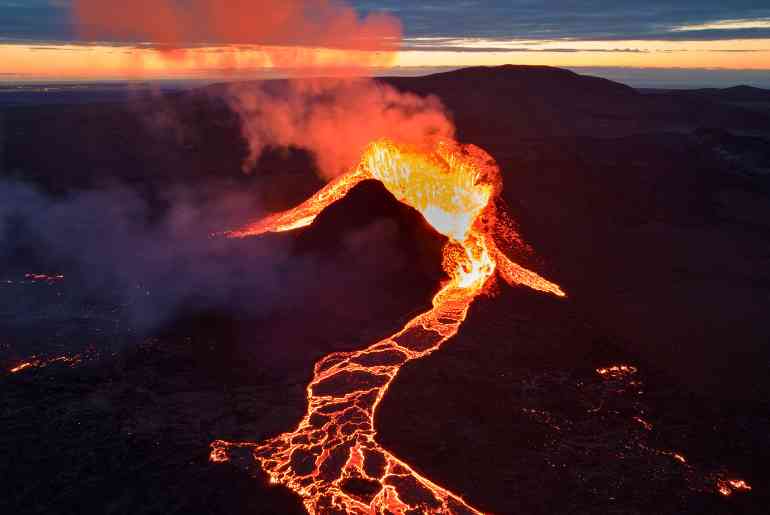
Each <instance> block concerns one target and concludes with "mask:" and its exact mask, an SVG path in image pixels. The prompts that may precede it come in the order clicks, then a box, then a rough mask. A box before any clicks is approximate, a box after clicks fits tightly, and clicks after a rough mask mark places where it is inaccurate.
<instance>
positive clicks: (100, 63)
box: [0, 39, 770, 81]
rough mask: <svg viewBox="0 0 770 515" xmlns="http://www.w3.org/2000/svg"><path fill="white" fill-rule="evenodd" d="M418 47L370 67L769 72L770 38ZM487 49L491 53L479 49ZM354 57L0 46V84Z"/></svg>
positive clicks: (246, 50) (324, 52)
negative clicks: (516, 66)
mask: <svg viewBox="0 0 770 515" xmlns="http://www.w3.org/2000/svg"><path fill="white" fill-rule="evenodd" d="M409 43H410V42H409V41H407V44H408V45H409ZM420 44H430V41H427V42H425V41H415V42H413V45H414V46H413V47H412V48H407V49H404V50H402V51H399V52H397V53H396V54H395V55H393V56H383V57H382V58H380V59H379V61H377V60H375V61H376V62H381V63H382V64H383V65H385V64H386V63H387V62H390V61H392V63H391V64H392V66H396V67H404V68H419V67H461V66H474V65H500V64H540V65H552V66H565V67H570V66H574V67H581V66H596V67H602V66H611V67H631V68H722V69H735V70H770V39H753V40H722V41H677V42H672V41H633V40H629V41H612V42H606V41H567V42H565V41H553V42H543V41H537V42H527V41H510V42H500V41H483V40H478V39H476V40H473V39H467V40H455V41H452V42H451V45H447V43H446V42H444V43H443V45H444V46H451V48H453V49H457V50H452V49H447V50H425V49H420V48H419V47H418V46H417V45H420ZM490 47H493V48H495V51H487V50H486V49H487V48H490ZM501 49H505V50H501ZM508 49H510V50H508ZM343 54H344V55H343ZM360 57H363V56H359V55H357V54H355V53H351V52H341V51H337V50H329V49H308V48H299V47H284V48H278V49H277V48H275V47H271V48H270V49H269V52H265V51H263V50H262V49H260V48H259V47H253V46H251V47H244V46H222V47H202V48H194V49H187V50H180V51H176V52H174V53H172V54H168V53H164V52H159V51H157V50H153V49H149V48H137V47H133V46H108V45H72V44H71V45H42V44H38V45H29V44H0V63H2V65H0V80H3V81H12V80H14V79H18V80H24V79H27V78H37V79H46V80H121V79H136V80H143V79H147V80H151V79H163V78H227V77H228V76H238V77H243V76H248V74H249V73H257V72H260V73H264V72H265V71H270V70H275V69H277V68H281V67H283V66H289V65H290V63H305V64H306V63H312V66H310V67H308V69H309V70H310V72H309V73H313V71H317V70H319V69H322V70H330V69H333V68H329V67H330V66H335V65H337V64H339V63H340V62H342V63H343V64H345V63H347V64H350V63H355V62H357V61H360V59H359V58H360ZM364 61H365V60H364ZM369 62H371V59H369ZM385 67H387V66H385ZM380 70H381V69H380Z"/></svg>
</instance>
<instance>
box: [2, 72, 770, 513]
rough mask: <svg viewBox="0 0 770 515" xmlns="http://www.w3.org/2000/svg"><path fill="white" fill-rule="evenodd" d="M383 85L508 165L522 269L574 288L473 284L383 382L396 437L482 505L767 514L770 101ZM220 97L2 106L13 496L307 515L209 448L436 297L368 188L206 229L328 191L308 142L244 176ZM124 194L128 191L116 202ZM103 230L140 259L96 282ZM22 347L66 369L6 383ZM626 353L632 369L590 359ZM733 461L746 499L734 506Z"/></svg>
mask: <svg viewBox="0 0 770 515" xmlns="http://www.w3.org/2000/svg"><path fill="white" fill-rule="evenodd" d="M382 80H384V81H386V82H388V83H390V84H391V85H393V86H395V87H397V88H399V89H401V90H405V91H412V92H416V93H419V94H423V95H424V94H433V95H436V96H438V97H439V98H440V99H441V100H442V101H443V102H444V104H445V105H446V106H447V108H448V110H449V111H450V112H451V113H452V117H453V119H454V121H455V123H456V125H457V128H458V137H459V139H460V140H461V141H463V142H470V143H474V144H477V145H479V146H481V147H483V148H484V149H485V150H487V151H488V152H489V153H490V154H491V155H492V156H493V157H494V158H495V159H496V160H497V162H498V163H499V165H500V167H501V170H502V172H503V177H504V183H505V184H504V192H503V197H504V200H505V201H506V203H507V211H508V213H509V214H510V215H511V218H512V219H513V220H514V221H515V222H516V224H517V226H518V229H519V232H520V233H521V235H522V237H523V239H524V240H525V241H526V243H527V244H529V245H530V246H531V247H532V251H531V252H530V251H527V250H526V249H514V254H515V255H514V257H515V258H516V260H517V261H519V262H520V263H521V264H523V265H525V266H527V267H529V268H532V269H534V270H536V271H538V273H541V274H543V275H544V276H546V277H548V278H549V279H552V280H554V281H556V282H558V283H559V284H560V285H561V286H562V287H563V288H564V289H565V290H566V291H567V293H568V295H569V297H568V298H567V299H564V300H561V299H556V298H551V297H548V296H542V295H538V294H535V293H533V292H530V291H528V290H525V289H522V288H511V287H508V286H505V285H501V286H500V287H499V288H497V291H496V292H495V293H494V295H491V296H488V297H484V298H482V299H480V300H479V301H477V302H476V304H474V305H473V306H472V308H471V310H470V313H469V315H468V318H467V320H466V322H465V325H464V326H463V327H462V328H461V330H460V332H459V334H458V335H457V336H456V337H455V338H453V339H451V340H450V341H448V342H447V343H446V344H445V345H444V346H443V347H442V348H441V349H440V350H439V351H437V352H436V353H434V354H432V355H431V356H429V357H427V358H425V359H422V360H417V361H413V362H410V363H408V364H407V365H405V366H404V367H403V369H402V370H401V373H400V375H399V376H398V378H397V379H396V381H395V382H394V384H393V385H392V387H391V388H390V389H389V390H388V394H387V395H386V397H385V399H384V400H383V402H382V404H381V406H380V408H379V411H378V412H377V417H376V423H377V427H378V431H379V441H380V442H381V443H382V444H383V446H384V447H385V448H387V449H388V450H390V451H392V452H393V453H394V454H395V455H397V456H399V457H400V458H402V459H404V460H405V461H406V462H407V463H409V464H410V465H411V466H413V467H414V468H415V470H416V471H418V472H419V473H421V474H423V475H424V476H426V477H428V478H430V479H431V480H432V481H434V482H436V483H437V484H439V485H441V486H443V487H445V488H447V489H449V490H450V491H452V492H454V493H457V494H458V495H461V496H462V497H463V498H464V499H465V500H466V501H468V502H469V503H470V504H471V505H472V506H474V507H476V508H478V509H480V510H483V511H487V512H491V513H501V514H508V513H511V514H512V513H533V514H539V513H543V514H545V513H596V514H599V513H645V514H658V513H698V514H700V513H713V514H717V513H757V514H760V513H765V512H766V509H767V508H766V507H767V505H768V501H770V497H769V496H768V491H770V480H768V477H770V475H768V474H767V472H766V470H765V469H766V467H767V465H766V463H767V461H768V459H770V436H769V435H770V403H769V401H770V374H769V373H768V372H770V347H769V346H768V342H770V326H768V323H767V313H768V312H770V310H769V308H770V108H768V106H770V92H767V91H764V90H757V89H753V88H745V87H738V88H730V89H729V90H693V91H670V92H666V91H654V92H651V91H645V92H640V91H636V90H634V89H632V88H630V87H627V86H624V85H621V84H617V83H613V82H610V81H607V80H603V79H598V78H594V77H586V76H580V75H577V74H574V73H572V72H569V71H566V70H560V69H556V68H547V67H513V66H506V67H499V68H469V69H464V70H458V71H455V72H448V73H442V74H437V75H432V76H428V77H419V78H387V79H382ZM273 87H277V88H279V87H281V83H280V82H275V83H274V84H273ZM222 90H223V86H211V87H208V88H204V89H198V90H193V91H189V92H176V93H164V94H162V95H153V96H135V97H132V96H130V95H129V98H128V100H121V101H119V102H108V101H103V99H101V100H102V101H100V102H93V103H88V102H78V103H77V104H75V103H72V104H58V105H31V104H28V103H26V102H25V103H24V105H10V106H6V107H0V195H4V196H5V195H8V197H7V198H8V199H9V200H13V201H14V202H15V203H16V204H13V205H16V206H17V207H18V206H27V207H28V209H27V211H25V214H24V215H23V216H21V215H19V214H18V213H16V212H15V211H13V210H9V209H8V207H7V206H8V205H11V204H10V203H6V207H5V208H4V207H3V206H0V224H3V225H0V244H2V247H0V328H2V330H1V331H0V365H2V369H3V370H4V371H3V372H0V388H1V389H2V392H3V393H2V400H1V401H0V425H2V427H3V431H2V432H0V455H2V456H3V459H2V466H0V485H2V486H0V511H2V513H19V514H21V513H25V514H26V513H30V514H32V513H99V514H129V513H130V514H132V515H142V514H154V513H164V514H170V513H185V514H188V513H201V514H218V513H222V514H224V513H227V514H230V515H232V514H238V513H244V514H245V513H250V514H253V513H263V514H289V513H303V512H304V510H303V509H302V505H301V503H300V502H299V500H298V499H297V498H295V497H294V496H293V495H292V494H291V493H290V492H289V491H288V490H285V489H283V488H279V487H272V486H269V485H268V484H267V482H266V481H265V478H264V475H263V473H262V472H261V471H260V470H255V469H253V468H251V467H252V465H249V463H251V462H250V460H240V461H239V460H237V459H235V460H234V461H233V462H232V463H230V464H212V463H209V461H208V452H209V444H210V443H211V442H212V441H213V440H215V439H225V440H230V441H243V440H249V441H263V440H264V439H266V438H268V437H270V436H274V435H276V434H278V433H280V432H283V431H287V430H290V429H292V428H293V426H294V425H295V424H296V423H297V422H298V421H299V420H300V418H301V417H302V415H303V414H304V412H305V386H306V384H307V381H308V379H309V377H310V375H311V371H312V367H313V364H314V363H315V362H316V361H317V360H318V359H319V358H321V357H322V356H324V355H326V354H328V353H330V352H335V351H345V350H354V349H360V348H362V347H364V346H365V345H368V344H369V343H372V342H374V341H376V340H378V339H379V338H382V337H383V336H386V335H388V334H390V333H392V332H393V331H394V330H395V329H397V328H399V327H400V326H401V325H403V323H404V322H406V321H407V320H409V319H410V318H411V317H412V316H414V315H415V314H417V313H419V312H421V311H422V310H424V309H425V308H426V307H427V306H429V303H430V299H431V295H432V294H433V292H435V290H436V288H437V286H438V283H439V281H441V279H442V277H443V276H442V271H441V268H440V264H441V246H442V244H443V241H442V238H441V237H440V236H439V235H437V234H436V233H434V232H433V231H432V229H431V228H430V227H429V226H428V225H427V224H426V223H425V222H424V221H423V220H422V219H421V217H420V216H419V214H418V213H417V212H415V211H413V210H412V209H410V208H408V207H405V206H403V205H402V204H400V203H398V202H397V201H396V200H395V199H394V198H393V197H392V196H391V195H390V194H389V193H388V192H387V191H386V190H385V189H384V188H383V187H382V186H381V185H380V184H378V183H374V182H368V181H367V182H364V183H362V184H360V185H359V186H357V187H356V188H355V189H354V190H353V191H352V192H351V194H350V195H349V196H348V197H346V198H345V199H343V200H342V201H340V202H338V203H336V204H334V205H333V206H331V207H330V208H329V209H328V210H327V211H325V212H324V213H323V214H322V215H320V216H319V217H318V219H317V220H316V222H315V223H314V224H313V225H312V226H310V227H307V228H305V229H302V230H300V231H297V232H294V233H287V234H278V235H268V236H265V237H264V238H261V239H247V240H225V241H222V240H223V239H222V238H221V237H217V236H212V235H211V234H210V233H211V232H213V231H215V230H225V229H229V228H231V226H224V227H217V226H216V224H213V222H218V220H219V219H218V218H213V219H208V217H207V214H208V213H214V212H216V213H223V212H226V216H225V215H222V220H225V221H226V223H228V224H232V223H236V222H245V221H246V219H244V218H243V217H244V216H246V217H247V218H249V217H256V216H259V215H260V214H262V213H264V212H265V211H274V210H279V209H285V208H287V207H290V206H293V205H295V204H297V203H298V202H300V201H301V200H303V199H305V198H307V197H308V196H309V195H311V194H312V193H313V192H314V191H316V190H317V189H318V188H319V187H320V185H321V184H322V183H321V181H320V180H319V179H318V176H317V173H316V170H315V163H314V161H313V158H312V156H310V155H308V154H307V153H305V152H303V151H302V150H300V149H270V150H269V151H268V152H266V153H264V154H263V155H262V156H261V158H260V160H259V162H257V164H256V166H255V168H254V170H253V171H252V173H251V174H244V173H243V172H242V170H241V164H242V162H243V160H244V158H245V157H246V155H247V152H248V148H247V144H246V142H245V141H244V140H243V138H242V136H241V133H240V125H239V124H240V122H239V119H238V116H237V115H236V114H235V113H234V112H232V111H231V110H230V109H229V107H228V105H227V103H226V102H225V101H224V100H222V96H221V93H222ZM105 191H107V192H110V193H109V196H107V197H105V199H106V200H103V201H100V202H94V203H92V204H88V205H90V206H93V207H91V208H88V209H86V210H84V211H83V210H80V211H78V210H77V206H76V205H75V207H73V203H72V202H71V199H73V198H76V199H79V198H83V197H82V196H79V195H81V194H82V193H83V192H97V193H98V192H105ZM115 191H120V192H121V193H120V194H119V195H118V194H115V193H114V192H115ZM126 191H130V192H131V195H130V197H128V198H131V199H132V202H136V205H138V206H140V207H139V208H137V209H138V211H136V212H135V211H131V210H129V212H128V215H124V214H119V215H115V214H114V213H113V211H112V209H111V208H110V207H111V206H112V204H114V200H115V199H122V198H126V197H125V195H124V193H125V192H126ZM233 191H236V192H237V193H238V196H237V199H238V202H239V204H238V206H239V208H238V209H237V210H235V209H234V208H233V209H231V207H232V206H231V204H232V203H233V202H231V199H232V198H235V197H231V196H228V195H229V194H227V195H226V194H223V195H224V196H221V198H220V195H219V194H220V193H222V192H233ZM211 192H215V193H211ZM88 198H90V197H88ZM180 198H184V199H185V201H184V203H183V208H180V207H179V205H178V204H179V199H180ZM223 199H224V200H223ZM244 199H245V200H244ZM0 200H3V198H2V197H0ZM222 204H225V205H227V206H229V207H228V208H227V209H225V208H223V207H222ZM132 205H133V204H132ZM51 206H59V207H56V210H54V211H53V212H54V213H59V215H60V216H59V218H67V217H68V216H74V215H72V213H73V210H74V212H75V214H76V215H77V216H74V219H75V220H77V221H78V222H79V223H81V224H82V225H78V228H79V229H78V230H77V231H75V232H73V233H72V235H73V236H72V238H73V239H74V240H73V241H74V242H75V243H73V244H72V245H70V246H68V247H66V248H67V252H59V251H57V249H56V247H54V244H56V243H57V242H59V243H60V242H61V241H62V240H61V239H59V238H55V237H54V236H56V233H58V232H59V231H58V230H57V228H56V226H54V227H53V228H52V229H51V228H49V232H53V233H54V234H53V236H52V235H51V234H49V233H48V232H46V231H44V230H42V229H40V230H38V229H36V225H35V224H40V223H41V222H40V220H47V219H44V218H40V219H38V218H37V217H36V215H34V213H36V212H38V211H40V210H44V209H48V208H50V207H51ZM61 206H65V207H61ZM215 209H216V210H219V211H214V210H215ZM57 210H58V211H57ZM136 213H138V215H137V214H136ZM191 213H192V214H191ZM137 216H138V218H140V219H141V223H140V224H139V225H134V223H133V222H132V223H131V224H128V225H126V224H125V223H124V222H125V217H128V218H131V219H132V220H133V218H136V217H137ZM191 217H192V218H191ZM196 217H199V218H196ZM91 219H93V220H94V221H95V222H94V225H93V226H92V225H91V222H90V220H91ZM112 220H117V221H119V222H120V224H123V225H120V224H119V226H118V227H117V228H116V230H115V231H114V232H115V233H116V234H117V236H116V237H115V238H114V239H113V238H112V237H111V236H110V234H111V232H110V223H111V221H112ZM190 220H192V222H190ZM97 221H99V222H100V223H101V225H104V226H106V227H102V226H101V225H99V224H97V223H96V222H97ZM97 225H98V227H97ZM62 227H65V226H62ZM178 227H184V228H189V227H193V228H194V229H195V230H192V229H189V231H188V229H185V230H184V231H181V232H179V231H176V232H174V228H178ZM169 228H171V229H169ZM33 229H34V230H33ZM140 229H141V230H140ZM161 229H162V230H161ZM138 233H141V237H140V236H138V235H137V234H138ZM41 234H45V235H46V236H45V238H43V237H42V236H40V235H41ZM146 234H150V235H151V237H148V236H146ZM169 234H173V235H177V236H176V237H174V238H173V239H172V240H167V239H166V236H167V235H169ZM124 236H125V238H124ZM94 239H95V240H97V243H96V244H95V243H93V242H92V241H91V240H94ZM121 240H125V241H126V242H128V243H126V244H124V245H118V244H119V243H120V242H121ZM188 240H194V241H195V242H196V243H195V244H192V243H191V244H190V248H189V249H188V248H187V247H185V245H186V244H187V243H186V242H187V241H188ZM99 242H101V243H99ZM116 245H118V247H116V248H115V249H114V256H115V259H118V260H119V262H120V263H121V268H127V269H128V270H127V271H126V270H121V271H120V273H116V272H115V273H114V272H112V271H110V273H107V272H106V271H105V265H104V263H102V262H100V261H99V259H101V257H102V256H103V255H107V256H110V255H112V254H109V253H108V252H107V249H108V248H113V247H115V246H116ZM210 246H214V248H215V249H216V252H213V253H212V252H210V251H208V250H207V249H208V248H209V247H210ZM190 249H192V250H190ZM201 249H203V250H201ZM102 251H104V252H102ZM188 251H189V252H188ZM157 263H162V264H163V267H162V268H160V269H159V270H158V269H157V267H155V266H156V264H157ZM196 266H197V267H198V268H196ZM153 267H155V268H153ZM97 269H98V273H97ZM198 269H199V270H200V275H202V276H203V277H202V278H201V277H198V276H197V275H196V272H195V271H196V270H198ZM148 271H152V272H153V273H152V274H151V277H150V275H148V273H147V272H148ZM26 273H48V274H53V273H57V274H58V273H61V274H63V275H64V279H63V280H48V281H46V280H34V279H30V278H27V277H25V274H26ZM177 274H178V275H177ZM137 277H139V278H140V279H141V281H138V280H135V279H136V278H137ZM140 283H141V284H140ZM180 283H187V284H186V285H185V284H180ZM137 290H140V291H139V293H140V294H137ZM182 294H183V298H182V300H179V301H177V300H176V299H175V300H174V301H173V302H172V301H171V300H169V299H170V298H172V297H175V296H178V295H182ZM161 309H162V310H163V316H155V317H148V316H145V315H146V313H147V312H156V311H159V310H161ZM137 313H139V314H141V315H142V316H138V315H137ZM156 314H157V313H156ZM140 322H141V323H140ZM32 355H35V356H37V357H38V358H51V357H55V356H59V355H69V356H73V355H77V356H78V361H77V362H75V363H69V362H64V361H59V362H52V363H50V364H49V365H47V366H44V367H39V368H35V367H31V368H29V369H26V370H22V371H20V372H18V373H11V372H10V369H11V368H13V367H15V366H16V365H18V364H19V363H21V362H23V361H27V360H28V359H29V358H30V357H31V356H32ZM619 364H625V365H629V366H632V367H633V369H632V370H633V371H632V372H628V373H624V374H617V375H612V374H610V373H605V374H604V375H603V374H600V373H598V372H597V369H603V368H607V367H610V366H612V365H619ZM6 371H7V372H6ZM727 478H740V479H744V480H746V481H747V482H748V483H749V484H750V485H751V486H752V488H753V490H752V491H751V492H747V493H733V494H732V495H730V496H723V495H720V494H719V493H718V492H717V488H716V486H717V483H718V481H719V480H720V479H727Z"/></svg>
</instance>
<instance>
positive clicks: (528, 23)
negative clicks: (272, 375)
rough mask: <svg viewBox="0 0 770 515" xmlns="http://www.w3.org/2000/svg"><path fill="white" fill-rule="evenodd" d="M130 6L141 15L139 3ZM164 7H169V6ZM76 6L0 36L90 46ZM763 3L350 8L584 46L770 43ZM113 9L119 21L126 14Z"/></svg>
mask: <svg viewBox="0 0 770 515" xmlns="http://www.w3.org/2000/svg"><path fill="white" fill-rule="evenodd" d="M143 1H144V3H146V0H143ZM98 3H100V4H104V5H105V6H108V5H110V4H111V2H107V1H100V2H98ZM130 3H131V5H133V6H134V9H133V10H135V6H136V4H137V2H130ZM139 3H142V2H139ZM157 3H158V4H169V2H168V0H164V1H163V2H157ZM194 3H197V1H196V2H194ZM335 3H336V2H329V4H335ZM72 4H73V2H69V1H67V0H58V1H54V0H25V1H23V2H22V1H0V34H3V36H4V37H5V38H9V39H14V40H25V41H56V42H71V41H83V40H84V38H83V36H82V35H78V34H76V33H75V31H74V30H73V24H72V21H73V19H72V10H71V5H72ZM221 4H223V5H224V2H221ZM251 4H252V5H254V6H256V7H255V9H256V11H259V12H264V8H263V7H264V4H263V3H262V2H256V1H255V2H252V3H251ZM278 4H280V2H278ZM764 4H765V5H763V2H757V1H754V0H732V1H730V2H725V1H723V0H679V1H677V2H671V1H668V0H647V1H639V0H584V1H581V2H574V1H572V0H547V1H546V0H513V1H512V0H475V1H474V0H464V1H457V2H435V1H430V2H414V1H412V0H351V1H350V5H351V7H352V8H354V9H356V10H357V11H358V12H359V13H361V14H362V15H363V16H367V15H373V14H376V13H382V12H386V13H389V14H390V15H392V16H393V17H395V18H398V19H400V20H401V22H402V23H403V26H404V30H405V35H406V36H407V37H410V38H413V37H420V36H434V37H468V36H473V37H481V38H491V39H500V38H503V39H511V38H518V39H522V40H527V39H537V40H543V39H547V40H584V41H585V40H591V41H604V40H608V41H612V40H631V39H638V40H671V41H682V40H723V39H738V38H739V39H758V38H770V26H769V25H768V20H770V5H767V4H766V3H764ZM123 5H128V2H126V3H124V4H123ZM112 10H113V11H114V12H115V13H116V15H120V14H121V13H122V12H123V9H112ZM131 11H132V10H129V12H131ZM380 15H381V14H380ZM156 18H157V16H156ZM259 19H260V17H255V18H244V19H243V20H241V22H239V23H236V24H233V26H234V27H236V28H237V29H238V32H240V34H239V35H238V39H243V40H244V41H243V42H248V41H247V40H248V39H249V34H250V31H249V24H250V23H256V22H257V21H259ZM254 20H256V21H254ZM231 21H232V20H228V24H230V23H231ZM228 31H230V29H229V28H228ZM310 34H311V35H312V33H310ZM307 35H308V33H306V31H302V30H297V31H296V34H295V36H294V37H306V36H307ZM87 39H88V38H85V40H87Z"/></svg>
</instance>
